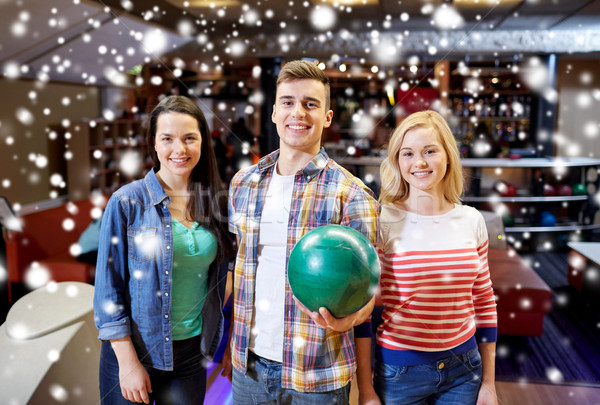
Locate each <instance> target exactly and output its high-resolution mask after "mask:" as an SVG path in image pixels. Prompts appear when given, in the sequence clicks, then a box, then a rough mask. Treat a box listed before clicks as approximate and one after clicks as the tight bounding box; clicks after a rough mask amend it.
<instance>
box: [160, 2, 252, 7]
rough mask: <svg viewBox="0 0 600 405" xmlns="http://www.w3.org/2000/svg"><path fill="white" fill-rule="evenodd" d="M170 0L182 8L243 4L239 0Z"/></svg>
mask: <svg viewBox="0 0 600 405" xmlns="http://www.w3.org/2000/svg"><path fill="white" fill-rule="evenodd" d="M168 2H169V3H171V4H173V5H175V6H177V7H182V8H188V7H189V8H215V7H235V6H241V5H242V3H241V2H240V1H238V0H168Z"/></svg>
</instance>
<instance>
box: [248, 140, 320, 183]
mask: <svg viewBox="0 0 600 405" xmlns="http://www.w3.org/2000/svg"><path fill="white" fill-rule="evenodd" d="M278 158H279V149H277V150H276V151H275V152H272V153H270V154H268V155H267V156H265V157H263V158H262V159H260V160H259V161H258V170H259V171H260V172H261V174H263V175H264V174H265V173H266V171H267V170H268V169H269V168H271V167H273V166H274V165H275V163H276V162H277V159H278ZM327 162H329V156H328V155H327V152H325V148H323V147H321V150H320V151H319V153H317V154H316V155H315V156H314V157H313V158H312V160H311V161H310V162H308V163H307V164H306V166H304V167H303V168H302V169H301V170H300V171H299V173H300V172H301V173H302V175H303V176H304V177H306V178H307V179H308V180H310V179H312V178H314V177H315V176H316V175H317V174H318V173H319V172H320V171H321V170H323V169H324V168H325V166H327Z"/></svg>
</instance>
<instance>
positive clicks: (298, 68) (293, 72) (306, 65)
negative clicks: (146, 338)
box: [276, 60, 331, 111]
mask: <svg viewBox="0 0 600 405" xmlns="http://www.w3.org/2000/svg"><path fill="white" fill-rule="evenodd" d="M302 79H312V80H316V81H319V82H321V83H323V86H325V111H327V110H329V107H330V106H331V96H330V93H331V90H330V85H329V77H327V74H326V73H325V72H323V71H322V70H321V69H319V67H318V66H317V64H316V63H315V62H309V61H307V60H293V61H290V62H287V63H286V64H285V65H283V67H282V68H281V71H280V72H279V75H277V85H276V86H277V87H279V85H280V84H281V83H284V82H289V81H292V80H302Z"/></svg>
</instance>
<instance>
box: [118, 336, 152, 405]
mask: <svg viewBox="0 0 600 405" xmlns="http://www.w3.org/2000/svg"><path fill="white" fill-rule="evenodd" d="M110 343H111V346H112V348H113V350H114V351H115V355H116V356H117V361H118V362H119V381H120V382H121V394H122V395H123V398H125V399H126V400H128V401H131V402H138V403H141V402H143V403H145V404H148V403H150V398H149V396H148V393H152V386H151V384H150V376H149V375H148V372H147V371H146V369H145V368H144V366H142V363H140V361H139V360H138V357H137V353H136V352H135V348H134V347H133V343H131V338H130V337H129V336H128V337H125V338H121V339H116V340H111V341H110Z"/></svg>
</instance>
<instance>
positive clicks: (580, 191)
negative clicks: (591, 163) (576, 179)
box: [572, 183, 587, 195]
mask: <svg viewBox="0 0 600 405" xmlns="http://www.w3.org/2000/svg"><path fill="white" fill-rule="evenodd" d="M572 188H573V195H586V194H587V187H586V186H585V185H583V184H581V183H577V184H575V185H573V187H572Z"/></svg>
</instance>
